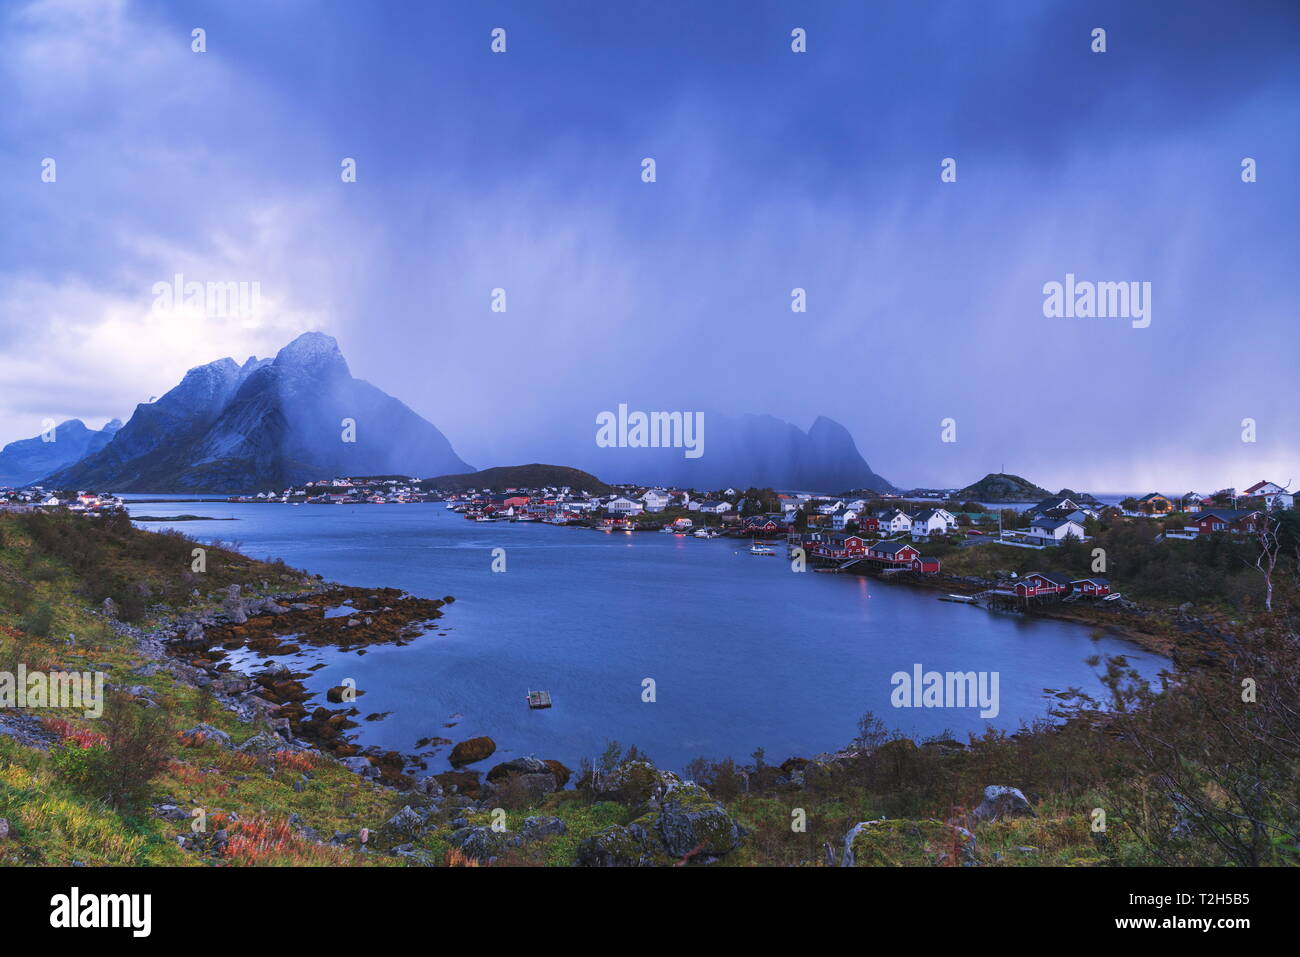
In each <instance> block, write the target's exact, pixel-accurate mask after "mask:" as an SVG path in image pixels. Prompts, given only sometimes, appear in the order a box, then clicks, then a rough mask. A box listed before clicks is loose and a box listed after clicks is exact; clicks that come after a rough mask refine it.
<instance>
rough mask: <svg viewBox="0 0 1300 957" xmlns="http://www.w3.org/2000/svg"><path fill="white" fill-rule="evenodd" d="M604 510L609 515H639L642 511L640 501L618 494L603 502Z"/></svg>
mask: <svg viewBox="0 0 1300 957" xmlns="http://www.w3.org/2000/svg"><path fill="white" fill-rule="evenodd" d="M605 510H606V511H607V512H609V514H611V515H640V514H641V512H642V511H643V509H642V507H641V503H640V502H634V501H632V500H631V499H630V498H624V497H623V496H621V495H619V496H618V497H616V498H613V499H611V500H610V501H609V502H607V503H606V504H605Z"/></svg>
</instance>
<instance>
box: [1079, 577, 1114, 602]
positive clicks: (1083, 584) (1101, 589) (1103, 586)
mask: <svg viewBox="0 0 1300 957" xmlns="http://www.w3.org/2000/svg"><path fill="white" fill-rule="evenodd" d="M1070 587H1071V588H1072V589H1073V590H1074V592H1075V594H1077V595H1083V596H1085V597H1089V598H1100V597H1102V596H1103V595H1109V594H1110V581H1109V579H1106V578H1076V579H1075V580H1074V581H1072V582H1070Z"/></svg>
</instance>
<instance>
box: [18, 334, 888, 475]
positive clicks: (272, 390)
mask: <svg viewBox="0 0 1300 957" xmlns="http://www.w3.org/2000/svg"><path fill="white" fill-rule="evenodd" d="M704 421H705V426H706V429H705V431H704V443H703V444H702V445H701V446H700V451H702V454H700V455H699V457H688V456H686V455H685V454H684V450H683V449H681V448H627V447H608V448H603V447H600V446H599V445H597V443H596V442H595V441H594V440H591V439H588V440H585V441H582V440H580V441H577V442H575V443H574V448H572V449H570V453H571V454H569V455H556V456H555V458H557V459H559V460H560V461H569V462H571V463H572V465H573V466H574V468H573V469H572V472H571V474H570V475H568V478H569V479H571V480H567V481H559V478H557V479H556V481H552V480H550V479H547V480H546V481H545V482H542V483H541V484H550V485H554V484H557V482H558V484H565V485H570V486H575V487H589V488H590V489H591V490H592V491H595V490H597V487H599V488H600V489H604V488H606V487H607V486H605V483H604V482H601V481H600V480H599V479H596V478H595V475H601V476H603V477H604V478H605V479H606V480H607V481H613V482H638V483H642V484H647V485H671V486H679V487H684V488H695V489H700V490H711V489H720V488H726V487H729V486H734V487H737V488H748V487H751V486H757V487H769V488H778V489H797V490H806V491H814V492H832V493H834V492H843V491H845V490H847V489H873V490H876V491H882V492H887V491H894V487H893V486H892V485H891V484H890V483H889V482H888V481H887V480H886V479H884V478H882V477H881V476H879V475H877V474H876V473H875V472H874V471H872V469H871V466H869V465H868V464H867V462H866V460H865V459H864V458H863V457H862V454H861V453H860V452H859V451H858V448H857V445H856V444H855V443H854V441H853V437H852V436H851V435H850V434H849V432H848V430H847V429H845V428H844V426H842V425H840V424H839V423H838V422H834V421H832V420H831V419H828V418H826V417H825V416H820V417H818V418H817V420H816V421H815V422H813V424H812V427H811V428H809V429H808V431H806V432H805V431H803V430H802V429H800V428H798V427H797V426H794V425H791V424H790V423H789V422H784V421H782V420H780V419H777V418H774V417H772V416H770V415H742V416H724V415H719V414H715V413H709V414H707V415H705V419H704ZM589 434H590V433H589ZM513 468H514V469H515V470H520V469H529V470H533V471H535V472H536V474H538V475H541V474H542V472H541V471H538V470H541V469H545V470H557V469H564V468H568V467H561V466H545V467H543V466H517V467H513ZM579 469H583V470H585V471H579ZM590 473H594V474H590ZM390 474H398V475H407V476H413V477H417V478H427V477H431V476H450V477H455V478H457V479H463V480H464V483H465V484H466V485H467V486H473V487H482V486H483V485H484V476H483V475H482V474H481V473H475V472H474V469H473V467H472V466H470V465H468V464H466V463H465V462H464V461H463V460H462V459H461V458H460V457H459V456H458V455H457V454H456V453H455V451H454V450H453V449H452V447H451V443H450V442H448V441H447V439H446V437H445V436H444V435H443V434H442V433H441V432H440V431H438V429H437V428H436V427H434V426H433V425H432V424H430V423H429V422H427V421H425V420H424V419H423V418H421V417H420V416H419V415H417V414H416V413H415V412H413V411H412V410H411V409H409V408H408V407H407V406H406V405H404V404H403V403H401V402H399V401H398V400H397V399H395V398H393V397H392V396H390V395H387V394H386V393H384V392H382V391H380V390H379V389H377V388H376V387H375V386H373V385H371V384H370V383H368V382H364V381H362V380H360V379H355V378H353V377H352V373H351V372H350V370H349V369H348V364H347V362H346V360H344V358H343V355H342V353H341V352H340V351H339V347H338V343H336V342H335V341H334V339H333V338H331V337H330V336H327V335H324V334H322V333H318V332H310V333H306V334H304V335H301V336H299V337H298V338H297V339H295V340H294V341H293V342H291V343H289V344H288V345H287V346H285V347H284V348H283V349H281V350H280V351H279V353H277V354H276V356H275V358H274V359H258V358H256V357H252V358H249V359H248V360H247V361H245V362H244V363H243V364H242V365H241V364H240V363H237V362H235V361H234V360H233V359H229V358H227V359H219V360H217V361H216V362H210V363H208V364H207V365H202V366H197V367H196V368H193V369H191V370H190V371H189V372H187V373H186V374H185V377H184V378H183V379H182V380H181V382H180V384H179V385H177V386H176V387H175V388H173V389H172V390H171V391H169V392H167V393H166V394H165V395H163V396H162V397H161V398H160V399H158V400H157V401H155V402H149V403H143V404H141V405H138V406H136V409H135V413H134V414H133V415H132V416H131V418H130V420H129V421H128V422H127V423H126V425H120V423H118V422H116V421H114V422H111V423H109V425H107V426H105V427H104V429H103V430H102V431H101V432H92V431H91V430H89V429H86V427H85V426H84V425H83V424H82V423H81V422H80V421H79V420H75V419H74V420H71V421H69V422H65V423H64V424H63V425H61V426H59V427H58V432H57V439H56V441H55V442H42V441H41V440H40V437H39V436H38V437H36V438H34V439H25V440H23V441H21V442H14V443H11V444H10V445H8V446H6V447H5V449H4V451H3V453H0V484H6V485H25V484H39V485H43V486H45V487H47V488H75V489H95V490H99V491H114V492H221V493H225V492H253V491H264V490H268V489H281V488H285V487H288V486H291V485H301V484H303V483H305V482H308V481H312V480H316V479H321V478H330V477H334V476H341V475H352V476H358V475H390ZM523 474H524V473H522V472H520V473H519V474H515V473H514V472H512V473H511V474H509V475H505V474H502V475H496V476H495V478H500V479H502V480H503V481H504V480H508V481H510V482H511V483H512V484H521V485H522V484H528V483H527V482H525V481H524V479H523V477H522V475H523ZM529 474H531V473H529ZM547 474H548V475H549V474H550V472H547ZM556 475H557V476H558V475H559V473H558V472H557V473H556ZM561 477H562V476H561ZM488 478H494V477H493V476H488Z"/></svg>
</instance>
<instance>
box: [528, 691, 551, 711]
mask: <svg viewBox="0 0 1300 957" xmlns="http://www.w3.org/2000/svg"><path fill="white" fill-rule="evenodd" d="M550 706H551V693H550V692H549V691H530V692H528V707H530V708H534V709H536V708H549V707H550Z"/></svg>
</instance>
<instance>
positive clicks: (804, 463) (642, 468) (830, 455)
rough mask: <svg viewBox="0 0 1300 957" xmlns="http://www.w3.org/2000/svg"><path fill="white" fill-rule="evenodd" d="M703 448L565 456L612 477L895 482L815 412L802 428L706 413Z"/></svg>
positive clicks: (832, 484) (788, 485)
mask: <svg viewBox="0 0 1300 957" xmlns="http://www.w3.org/2000/svg"><path fill="white" fill-rule="evenodd" d="M704 425H705V429H704V444H703V454H702V455H700V456H699V457H698V458H687V457H686V456H685V455H684V454H683V450H682V449H679V448H621V447H614V448H598V447H596V445H595V443H594V442H593V443H592V444H591V445H590V446H585V445H584V446H583V447H581V448H579V449H575V450H574V451H573V452H572V453H571V454H570V455H567V456H564V457H563V458H564V459H567V460H569V461H572V462H574V463H575V464H576V465H578V466H579V467H581V468H584V469H586V470H587V471H589V472H594V473H595V474H597V475H600V476H602V477H603V478H604V479H605V480H606V481H609V482H639V483H642V484H654V485H672V486H678V487H683V488H696V489H701V490H703V489H720V488H728V487H736V488H749V487H757V488H776V489H795V490H801V491H812V492H843V491H845V490H847V489H855V488H856V489H872V490H874V491H878V492H891V491H894V487H893V486H892V485H891V484H890V483H889V482H888V481H887V480H886V479H884V478H882V477H881V476H879V475H877V474H876V473H875V472H874V471H872V469H871V466H870V465H868V464H867V462H866V460H865V459H864V458H863V457H862V454H861V453H860V452H859V451H858V447H857V445H856V444H855V443H854V441H853V436H852V435H850V434H849V431H848V429H846V428H844V426H842V425H840V424H839V423H838V422H835V421H834V420H832V419H828V418H826V417H825V416H819V417H818V418H817V420H816V421H815V422H813V424H812V427H811V428H810V429H808V431H807V432H805V431H803V430H802V429H800V428H799V427H798V426H795V425H792V424H790V423H789V422H785V421H782V420H781V419H778V418H775V417H773V416H770V415H742V416H735V417H733V416H725V415H720V414H717V413H713V412H708V413H705V414H704Z"/></svg>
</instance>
